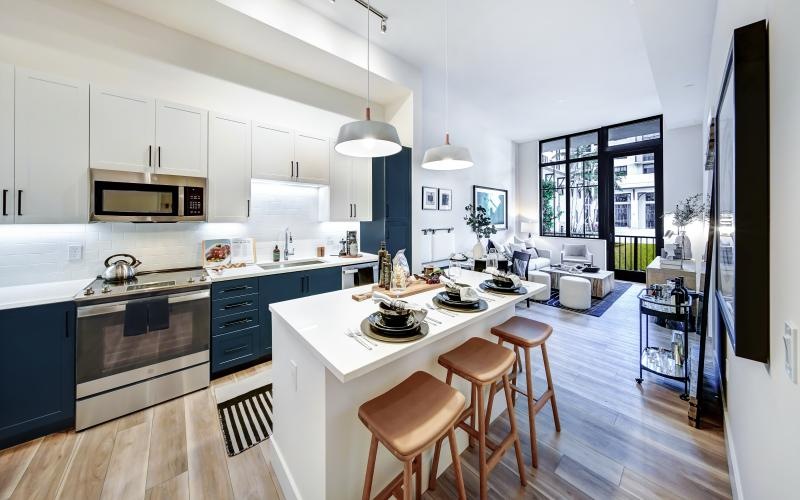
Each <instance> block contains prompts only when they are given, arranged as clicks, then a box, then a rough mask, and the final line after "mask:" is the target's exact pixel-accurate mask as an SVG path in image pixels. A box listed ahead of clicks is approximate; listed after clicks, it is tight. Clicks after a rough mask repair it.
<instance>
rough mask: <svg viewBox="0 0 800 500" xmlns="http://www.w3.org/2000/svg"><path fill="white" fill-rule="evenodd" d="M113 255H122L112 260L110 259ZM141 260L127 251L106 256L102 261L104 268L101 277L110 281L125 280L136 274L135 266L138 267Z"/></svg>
mask: <svg viewBox="0 0 800 500" xmlns="http://www.w3.org/2000/svg"><path fill="white" fill-rule="evenodd" d="M114 257H122V258H121V259H117V260H115V261H114V262H111V259H113V258H114ZM140 264H141V261H139V259H137V258H136V257H134V256H133V255H130V254H127V253H118V254H114V255H112V256H111V257H109V258H107V259H106V261H105V262H104V263H103V265H104V266H106V270H105V271H103V279H104V280H106V281H111V282H120V281H127V280H129V279H132V278H133V277H134V276H136V268H137V267H139V265H140Z"/></svg>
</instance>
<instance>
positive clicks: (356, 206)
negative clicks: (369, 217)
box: [353, 203, 358, 219]
mask: <svg viewBox="0 0 800 500" xmlns="http://www.w3.org/2000/svg"><path fill="white" fill-rule="evenodd" d="M353 217H355V218H356V219H357V218H358V203H353Z"/></svg>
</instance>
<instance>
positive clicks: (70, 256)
mask: <svg viewBox="0 0 800 500" xmlns="http://www.w3.org/2000/svg"><path fill="white" fill-rule="evenodd" d="M82 258H83V245H68V246H67V260H71V261H72V260H81V259H82Z"/></svg>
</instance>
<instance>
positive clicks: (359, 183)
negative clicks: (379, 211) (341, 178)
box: [351, 158, 372, 221]
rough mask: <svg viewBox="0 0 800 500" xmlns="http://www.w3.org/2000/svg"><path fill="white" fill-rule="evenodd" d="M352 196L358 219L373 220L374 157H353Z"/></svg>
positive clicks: (355, 214)
mask: <svg viewBox="0 0 800 500" xmlns="http://www.w3.org/2000/svg"><path fill="white" fill-rule="evenodd" d="M352 168H353V171H352V172H353V174H352V175H353V187H352V188H351V189H352V195H351V198H352V200H353V205H355V206H354V216H355V218H356V220H360V221H362V220H363V221H369V220H372V158H353V167H352Z"/></svg>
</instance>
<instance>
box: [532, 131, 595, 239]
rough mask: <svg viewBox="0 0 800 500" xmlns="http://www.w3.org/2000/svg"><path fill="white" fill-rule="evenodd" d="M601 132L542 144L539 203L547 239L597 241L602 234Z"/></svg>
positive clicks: (544, 233)
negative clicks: (589, 239)
mask: <svg viewBox="0 0 800 500" xmlns="http://www.w3.org/2000/svg"><path fill="white" fill-rule="evenodd" d="M598 152H599V141H598V133H597V131H592V132H586V133H581V134H576V135H572V136H568V137H561V138H558V139H554V140H552V141H545V142H542V143H541V144H540V155H539V156H540V158H539V179H540V182H539V200H540V207H541V213H540V216H541V219H540V220H541V233H542V235H544V236H574V237H580V238H597V237H598V236H599V234H600V233H599V231H600V219H599V217H600V208H599V192H598V189H599V185H600V183H599V179H600V173H599V158H598Z"/></svg>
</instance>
